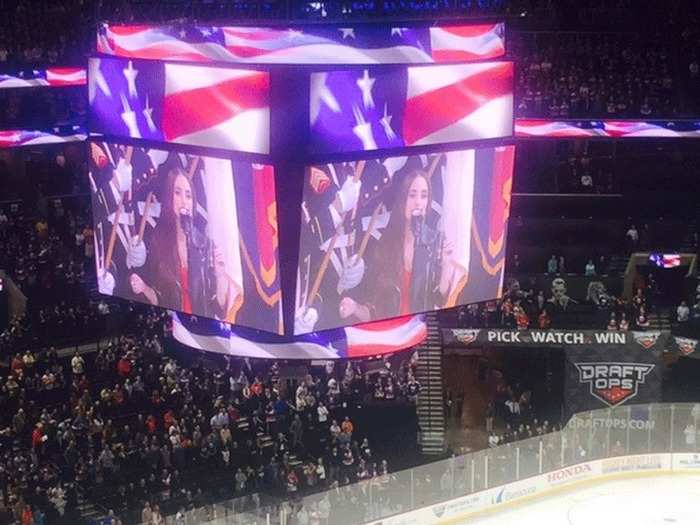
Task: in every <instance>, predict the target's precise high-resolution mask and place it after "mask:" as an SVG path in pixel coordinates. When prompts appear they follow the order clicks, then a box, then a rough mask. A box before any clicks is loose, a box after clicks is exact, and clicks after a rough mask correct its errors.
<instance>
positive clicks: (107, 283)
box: [97, 270, 116, 295]
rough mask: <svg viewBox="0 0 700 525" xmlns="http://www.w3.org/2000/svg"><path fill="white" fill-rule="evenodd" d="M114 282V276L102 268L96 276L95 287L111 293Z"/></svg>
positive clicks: (105, 292) (101, 291)
mask: <svg viewBox="0 0 700 525" xmlns="http://www.w3.org/2000/svg"><path fill="white" fill-rule="evenodd" d="M115 284H116V283H115V281H114V276H113V275H112V274H111V273H110V272H108V271H107V270H102V271H101V272H100V273H99V275H98V276H97V289H98V290H99V291H100V293H103V294H107V295H112V294H113V293H114V286H115Z"/></svg>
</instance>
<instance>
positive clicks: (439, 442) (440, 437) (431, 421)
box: [416, 312, 446, 455]
mask: <svg viewBox="0 0 700 525" xmlns="http://www.w3.org/2000/svg"><path fill="white" fill-rule="evenodd" d="M426 322H427V325H428V336H427V338H426V340H425V342H424V343H423V344H422V345H421V346H420V347H419V348H418V365H417V367H416V379H417V380H418V382H419V383H420V385H421V388H420V394H419V396H418V402H417V403H416V412H417V415H418V425H419V426H420V429H421V432H420V439H419V445H420V447H421V450H422V452H423V454H426V455H440V454H444V452H445V448H446V447H445V423H446V421H445V400H444V390H443V386H442V335H441V333H440V326H439V323H438V320H437V314H436V313H434V312H431V313H428V314H426Z"/></svg>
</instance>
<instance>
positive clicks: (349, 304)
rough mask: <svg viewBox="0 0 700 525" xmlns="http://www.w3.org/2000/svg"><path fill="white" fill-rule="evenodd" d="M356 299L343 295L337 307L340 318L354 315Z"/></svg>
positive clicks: (356, 305)
mask: <svg viewBox="0 0 700 525" xmlns="http://www.w3.org/2000/svg"><path fill="white" fill-rule="evenodd" d="M358 306H359V305H358V304H357V301H355V300H354V299H351V298H350V297H343V299H342V300H341V301H340V307H339V308H338V313H339V314H340V318H341V319H347V318H348V317H350V316H352V315H355V313H356V312H357V307H358Z"/></svg>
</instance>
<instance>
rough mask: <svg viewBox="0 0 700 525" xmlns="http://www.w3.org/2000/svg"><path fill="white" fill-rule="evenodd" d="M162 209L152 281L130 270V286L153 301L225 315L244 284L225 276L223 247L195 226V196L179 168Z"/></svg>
mask: <svg viewBox="0 0 700 525" xmlns="http://www.w3.org/2000/svg"><path fill="white" fill-rule="evenodd" d="M161 208H162V209H161V214H160V218H159V219H158V223H157V225H156V227H155V228H154V231H153V235H152V236H151V248H150V252H151V257H149V258H148V260H149V266H150V272H148V273H147V275H149V276H150V280H148V279H147V280H148V282H147V280H144V278H142V277H141V276H140V275H139V274H137V273H132V274H131V275H130V277H129V282H130V285H131V289H132V291H133V292H134V294H136V295H143V296H144V297H145V298H146V300H147V301H148V302H149V303H151V304H153V305H158V306H162V307H164V308H170V309H173V310H179V311H182V312H185V313H194V314H196V315H203V316H209V317H219V318H221V317H222V316H223V315H225V313H226V312H228V311H229V309H230V308H231V307H232V305H233V304H234V302H236V300H237V299H238V298H239V297H240V289H239V288H238V286H237V285H236V284H235V283H233V282H232V281H231V280H230V279H228V277H227V276H226V272H225V265H224V256H223V253H222V252H221V250H219V249H218V248H217V247H216V246H214V247H213V249H210V246H211V242H210V241H209V239H207V238H206V236H205V235H204V234H203V233H201V232H200V231H199V229H198V228H197V227H195V225H194V220H193V219H194V214H195V210H196V209H197V196H196V193H195V189H194V187H193V185H192V183H191V181H190V179H189V178H188V177H187V175H186V174H185V173H184V172H183V171H182V170H181V169H179V168H175V169H173V170H171V171H170V172H169V173H168V176H167V180H166V188H165V192H164V196H163V202H162V205H161ZM212 274H213V275H212Z"/></svg>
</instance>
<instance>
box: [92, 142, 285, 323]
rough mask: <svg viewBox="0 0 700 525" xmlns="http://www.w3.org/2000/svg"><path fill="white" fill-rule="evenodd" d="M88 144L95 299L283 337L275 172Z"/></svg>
mask: <svg viewBox="0 0 700 525" xmlns="http://www.w3.org/2000/svg"><path fill="white" fill-rule="evenodd" d="M89 147H90V171H89V177H90V184H91V188H92V191H91V194H92V206H93V217H94V240H95V262H96V268H97V276H98V285H99V290H100V292H101V293H103V294H107V295H114V296H118V297H122V298H125V299H130V300H134V301H140V302H143V303H147V304H151V305H155V306H159V307H163V308H167V309H171V310H176V311H180V312H184V313H189V314H194V315H198V316H204V317H209V318H214V319H219V320H221V321H225V322H228V323H237V324H241V325H244V326H250V327H252V328H257V329H261V330H267V331H270V332H275V333H281V332H282V317H281V301H280V299H281V291H280V280H279V264H278V229H277V211H276V206H277V205H276V197H275V182H274V172H273V168H272V166H268V165H260V164H251V163H249V162H239V161H233V162H232V161H231V160H230V159H224V158H216V157H209V156H195V155H187V154H184V153H182V152H178V151H164V150H158V149H147V148H142V147H135V146H124V145H118V144H112V143H104V142H92V143H90V145H89Z"/></svg>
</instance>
